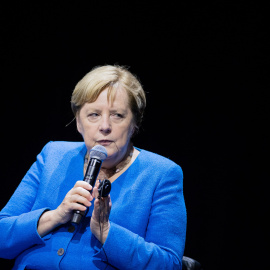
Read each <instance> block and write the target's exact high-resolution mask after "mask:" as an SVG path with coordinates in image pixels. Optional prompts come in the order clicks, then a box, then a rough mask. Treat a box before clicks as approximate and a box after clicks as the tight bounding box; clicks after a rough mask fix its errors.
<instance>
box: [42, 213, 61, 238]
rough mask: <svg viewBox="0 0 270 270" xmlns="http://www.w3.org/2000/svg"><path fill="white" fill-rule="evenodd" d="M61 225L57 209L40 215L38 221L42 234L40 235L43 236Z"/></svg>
mask: <svg viewBox="0 0 270 270" xmlns="http://www.w3.org/2000/svg"><path fill="white" fill-rule="evenodd" d="M59 225H61V222H60V219H59V218H58V215H57V213H56V210H48V211H45V212H43V214H42V215H41V216H40V218H39V221H38V226H37V231H38V234H39V235H40V237H43V236H45V235H46V234H48V233H49V232H51V231H52V230H53V229H54V228H56V227H57V226H59Z"/></svg>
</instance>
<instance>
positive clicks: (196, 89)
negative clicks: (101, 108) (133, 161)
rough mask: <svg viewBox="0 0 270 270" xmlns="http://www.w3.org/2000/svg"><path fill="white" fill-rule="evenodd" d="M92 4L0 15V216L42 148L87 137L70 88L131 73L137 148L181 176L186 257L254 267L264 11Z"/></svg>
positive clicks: (260, 189) (261, 215) (259, 226)
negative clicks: (137, 111)
mask: <svg viewBox="0 0 270 270" xmlns="http://www.w3.org/2000/svg"><path fill="white" fill-rule="evenodd" d="M87 3H88V4H87V5H86V4H85V3H84V2H81V1H77V2H76V3H75V1H73V2H72V4H69V3H58V2H56V1H54V2H53V3H50V2H48V3H43V4H42V3H37V2H32V3H31V4H26V3H23V2H20V3H10V4H8V5H6V7H5V8H4V7H2V8H1V11H0V13H1V14H0V15H1V16H0V18H1V67H2V71H1V101H2V102H1V111H2V112H1V116H2V119H1V120H2V121H1V125H2V128H1V141H2V147H1V150H2V151H1V155H2V162H1V163H2V166H1V171H0V176H1V191H0V192H1V194H0V195H1V196H0V198H1V200H0V208H2V207H4V205H5V204H6V202H7V201H8V199H9V197H10V196H11V195H12V193H13V192H14V190H15V188H16V187H17V185H18V184H19V182H20V181H21V179H22V177H23V176H24V174H25V173H26V171H27V170H28V169H29V167H30V166H31V164H32V163H33V162H34V161H35V157H36V155H37V154H38V153H39V152H40V151H41V149H42V147H43V146H44V144H45V143H47V142H48V141H54V140H68V141H77V140H81V137H80V135H79V134H78V132H77V131H76V125H75V123H74V122H72V123H71V124H70V125H69V126H67V127H66V124H68V123H69V122H70V121H71V120H72V119H73V115H72V112H71V109H70V97H71V93H72V91H73V89H74V86H75V84H76V83H77V82H78V81H79V80H80V79H81V78H82V77H83V76H84V75H85V74H86V73H87V72H88V71H90V70H91V69H92V68H93V67H95V66H97V65H103V64H119V65H126V66H128V67H129V69H130V71H131V72H133V73H135V74H136V75H137V76H138V77H139V79H140V81H141V82H142V84H143V86H144V89H145V91H146V92H147V109H146V113H145V118H144V122H143V126H142V129H141V132H140V133H139V135H138V136H137V137H136V138H135V145H136V146H138V147H140V148H144V149H147V150H150V151H153V152H157V153H159V154H161V155H163V156H166V157H169V158H170V159H172V160H174V161H175V162H177V163H178V164H179V165H181V167H182V168H183V171H184V195H185V200H186V206H187V212H188V227H187V240H186V249H185V255H186V256H189V257H192V258H194V259H196V260H198V261H199V262H201V263H202V265H203V267H204V269H205V270H211V269H213V270H214V269H259V268H260V267H261V266H262V265H263V264H264V262H265V261H266V260H267V257H266V254H267V253H266V249H267V240H266V233H265V231H264V226H265V223H266V219H265V218H266V217H267V214H268V213H269V207H266V206H267V195H268V194H267V193H268V192H267V186H266V184H267V180H269V177H268V172H267V165H268V162H267V156H268V149H267V148H266V145H267V143H268V137H269V132H268V130H267V126H269V98H268V96H267V94H268V91H269V69H268V65H269V55H270V54H269V45H270V44H269V41H268V36H269V28H268V27H267V25H268V20H267V17H269V16H268V14H267V7H266V6H262V5H260V4H259V3H257V2H255V1H254V2H251V1H239V2H237V1H234V2H231V3H230V2H228V1H210V2H208V3H205V2H204V1H200V2H199V3H196V2H194V1H178V3H177V1H175V2H173V1H166V2H161V1H157V2H154V1H153V2H148V1H144V2H139V1H132V2H130V1H89V2H87ZM142 188H143V187H142ZM18 203H19V202H18ZM176 214H177V213H176ZM164 218H166V217H164ZM0 264H1V266H2V265H4V266H5V267H6V268H5V269H9V268H11V266H10V265H11V264H10V263H9V262H8V261H6V260H3V259H0Z"/></svg>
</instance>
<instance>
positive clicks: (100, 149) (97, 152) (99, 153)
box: [90, 145, 107, 161]
mask: <svg viewBox="0 0 270 270" xmlns="http://www.w3.org/2000/svg"><path fill="white" fill-rule="evenodd" d="M106 157H107V150H106V148H105V147H104V146H102V145H95V146H94V147H93V148H92V149H91V150H90V158H97V159H100V160H101V161H103V160H104V159H106Z"/></svg>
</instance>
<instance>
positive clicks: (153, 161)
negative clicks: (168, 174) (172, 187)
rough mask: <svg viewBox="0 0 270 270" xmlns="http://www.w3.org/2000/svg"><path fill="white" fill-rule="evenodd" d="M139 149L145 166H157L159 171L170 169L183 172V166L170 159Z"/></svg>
mask: <svg viewBox="0 0 270 270" xmlns="http://www.w3.org/2000/svg"><path fill="white" fill-rule="evenodd" d="M137 149H138V150H139V151H140V155H139V157H140V160H141V161H142V162H144V163H145V164H149V165H152V166H155V167H156V169H158V170H159V169H161V170H162V169H166V170H168V169H170V170H180V171H182V169H181V166H180V165H179V164H177V163H176V162H175V161H173V160H171V159H170V158H168V157H164V156H162V155H160V154H157V153H154V152H151V151H148V150H144V149H139V148H137Z"/></svg>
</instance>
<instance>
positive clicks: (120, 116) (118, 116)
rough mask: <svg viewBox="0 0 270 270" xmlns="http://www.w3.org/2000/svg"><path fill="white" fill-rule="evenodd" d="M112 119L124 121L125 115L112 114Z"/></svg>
mask: <svg viewBox="0 0 270 270" xmlns="http://www.w3.org/2000/svg"><path fill="white" fill-rule="evenodd" d="M112 117H113V118H115V119H122V118H124V116H123V114H121V113H114V114H112Z"/></svg>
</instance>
